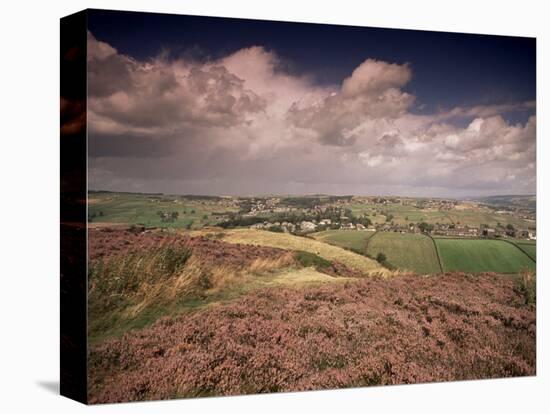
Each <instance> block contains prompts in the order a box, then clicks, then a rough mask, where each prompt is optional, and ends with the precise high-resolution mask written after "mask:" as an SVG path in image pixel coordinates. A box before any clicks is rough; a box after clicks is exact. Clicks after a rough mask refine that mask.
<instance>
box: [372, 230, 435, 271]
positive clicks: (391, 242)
mask: <svg viewBox="0 0 550 414" xmlns="http://www.w3.org/2000/svg"><path fill="white" fill-rule="evenodd" d="M379 253H382V254H384V255H385V256H386V258H387V261H388V262H389V263H390V264H391V265H392V266H395V267H397V268H398V269H401V270H408V271H412V272H416V273H420V274H430V273H439V272H441V268H440V267H439V262H438V259H437V252H436V250H435V246H434V244H433V241H432V240H431V239H430V238H429V237H427V236H424V235H422V234H401V233H384V232H378V233H376V234H375V235H374V236H373V237H372V238H371V239H370V240H369V243H368V247H367V254H368V255H369V256H371V257H376V256H377V255H378V254H379Z"/></svg>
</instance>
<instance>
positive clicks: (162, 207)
mask: <svg viewBox="0 0 550 414" xmlns="http://www.w3.org/2000/svg"><path fill="white" fill-rule="evenodd" d="M159 211H162V212H167V213H172V212H177V213H178V218H177V219H176V220H174V221H173V222H166V221H163V220H162V218H161V217H160V216H159V215H158V212H159ZM229 211H237V208H235V207H231V206H227V207H223V208H222V207H220V205H219V204H216V203H213V202H211V201H209V200H208V199H204V200H203V199H189V198H186V197H183V196H168V195H153V194H133V193H110V192H97V193H91V194H90V197H89V199H88V216H89V221H90V222H91V224H92V225H93V224H94V223H96V224H97V223H100V224H105V223H110V224H115V223H120V224H130V225H131V224H139V225H143V226H145V227H167V228H192V229H197V228H201V227H203V226H208V225H215V224H217V223H218V222H219V221H220V220H219V218H218V216H216V214H212V213H224V212H229Z"/></svg>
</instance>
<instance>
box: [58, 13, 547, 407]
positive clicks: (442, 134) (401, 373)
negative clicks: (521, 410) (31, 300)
mask: <svg viewBox="0 0 550 414" xmlns="http://www.w3.org/2000/svg"><path fill="white" fill-rule="evenodd" d="M84 13H85V19H82V21H81V26H78V27H79V29H76V30H77V31H78V33H80V34H79V36H80V37H78V38H79V39H81V40H82V41H83V45H84V46H83V47H84V49H82V48H81V49H78V48H77V50H76V51H75V50H72V49H70V48H67V50H66V51H65V52H63V50H62V68H63V67H67V68H70V67H71V66H70V65H73V66H74V67H73V68H72V69H70V70H76V71H77V72H78V73H80V72H82V73H80V75H79V76H81V77H83V78H84V80H85V83H86V89H85V90H83V92H82V94H83V95H82V94H81V96H76V97H75V96H70V92H71V91H73V92H74V90H75V89H74V88H73V89H70V90H69V89H68V90H67V92H66V93H65V96H63V95H64V92H63V90H62V141H63V140H66V139H71V137H74V136H76V135H78V134H80V135H79V136H80V137H81V138H80V141H79V142H81V143H82V142H85V145H84V146H83V148H80V147H78V148H76V149H75V148H73V149H72V150H71V151H73V153H72V154H73V155H74V151H79V154H80V157H81V158H84V160H83V163H80V164H78V166H80V167H78V166H77V167H76V168H77V170H78V168H80V170H78V171H80V173H78V172H75V173H74V176H77V175H78V174H81V175H80V177H83V180H84V182H85V189H84V190H83V191H84V192H83V194H80V195H79V196H78V197H77V196H75V195H74V194H73V193H71V194H73V199H74V200H76V199H77V198H79V199H80V201H74V200H73V201H74V202H73V204H70V203H69V201H67V202H66V204H67V205H70V206H72V207H71V208H72V210H71V209H70V208H68V211H69V210H70V211H75V212H79V213H78V214H80V215H78V217H80V218H81V219H83V221H84V225H83V226H80V230H79V231H80V233H76V230H75V228H77V227H78V226H72V227H70V226H69V224H70V223H69V224H68V223H62V231H64V230H63V229H65V231H66V232H67V234H69V233H70V234H77V235H78V234H80V235H82V234H85V235H86V240H85V243H84V245H85V246H86V247H81V250H85V253H84V254H85V257H80V260H79V261H74V263H78V264H79V265H82V266H84V267H85V270H83V272H84V273H83V274H82V278H83V279H82V280H80V279H79V280H80V281H81V283H82V284H83V285H82V286H81V288H78V287H74V289H81V290H79V292H81V293H82V294H83V296H78V297H82V298H85V301H84V303H82V304H81V305H79V304H75V305H74V306H83V307H84V309H85V312H86V314H85V315H84V316H82V318H81V319H80V322H81V323H83V324H84V327H83V328H80V329H81V330H80V331H78V330H77V331H78V332H80V334H83V335H85V338H84V337H83V336H80V338H84V339H83V340H84V341H85V343H84V346H85V349H86V351H85V361H84V362H83V365H82V366H81V368H82V372H83V374H82V373H81V374H79V375H84V379H82V381H84V385H82V387H81V388H80V390H81V392H82V395H83V396H82V399H84V400H85V401H86V402H89V403H113V402H127V401H143V400H158V399H171V398H193V397H207V396H229V395H242V394H256V393H273V392H291V391H307V390H324V389H340V388H348V387H368V386H380V385H392V384H418V383H426V382H440V381H458V380H474V379H476V380H477V379H489V378H501V377H519V376H532V375H535V374H536V317H535V313H536V312H535V309H536V229H537V225H536V194H535V192H536V84H535V81H536V70H535V68H536V40H535V39H533V38H522V37H509V36H493V35H491V36H489V35H481V34H480V35H477V34H460V33H444V32H430V31H411V30H398V29H383V28H368V27H350V26H344V25H341V26H338V25H324V24H304V23H291V22H275V21H258V20H245V19H228V18H214V17H198V16H184V15H166V14H154V13H133V12H118V11H106V10H88V11H86V12H84ZM62 34H63V33H62ZM74 38H75V37H72V39H74ZM62 41H63V40H62ZM71 50H72V52H71ZM83 50H84V52H83ZM79 53H80V54H79ZM78 56H80V58H78ZM78 59H80V62H81V63H80V66H78V65H76V64H75V63H74V62H76V61H77V60H78ZM63 65H65V66H63ZM75 65H76V66H75ZM77 66H78V67H77ZM62 70H63V69H62ZM66 73H69V69H67V72H66ZM72 76H73V78H74V75H72ZM62 77H63V72H62ZM71 79H72V78H71ZM62 82H63V80H62ZM75 82H77V81H75ZM73 94H74V93H73ZM72 139H74V138H72ZM62 148H64V147H63V144H62ZM67 151H68V150H67ZM73 155H71V153H67V154H62V158H63V157H65V158H66V159H69V158H71V159H72V160H73V161H72V162H76V161H74V160H75V158H74V156H73ZM79 159H80V158H79ZM80 160H81V161H82V159H80ZM62 162H63V159H62ZM65 162H66V163H68V164H69V163H70V162H71V161H68V160H66V161H65ZM67 171H72V170H70V168H69V167H67ZM82 174H85V176H84V175H82ZM70 176H71V175H70V174H69V173H67V177H70ZM75 180H76V179H75ZM62 181H63V180H62ZM76 181H77V182H81V181H78V180H76ZM63 182H66V183H70V182H72V181H71V180H69V179H67V180H65V181H63ZM77 187H78V186H77ZM67 188H70V186H69V185H68V184H67ZM78 188H81V187H78ZM62 191H63V189H62ZM66 191H67V192H66V194H69V193H70V192H69V190H66ZM66 199H67V200H68V199H69V196H66ZM79 209H80V210H79ZM62 214H63V213H62ZM75 214H76V213H75ZM83 214H84V215H83ZM62 221H63V220H62ZM65 221H70V220H65ZM73 221H74V220H73ZM64 225H65V227H63V226H64ZM71 232H72V233H71ZM74 237H78V236H74ZM81 239H82V238H81ZM64 240H65V243H66V245H67V246H66V248H67V249H69V248H73V249H76V247H75V245H76V244H77V243H71V239H70V238H69V237H65V239H64ZM74 263H73V264H74ZM83 263H85V264H84V265H83ZM63 277H65V278H67V277H68V276H67V275H66V274H64V275H63ZM62 283H63V282H62ZM75 297H76V296H75ZM67 303H68V302H67ZM70 306H71V305H70V304H67V305H66V308H65V309H69V307H70ZM79 309H80V308H79ZM62 312H63V306H62ZM65 313H67V312H65ZM66 317H67V318H71V317H73V315H71V316H66ZM62 318H63V315H62ZM75 323H79V322H75ZM67 326H73V325H70V323H69V322H67ZM67 329H68V328H67ZM82 329H83V330H84V331H83V330H82ZM75 332H76V331H75ZM78 332H76V333H75V335H79V333H78ZM83 332H84V333H83ZM69 337H70V335H69ZM66 342H67V343H68V345H67V346H68V348H70V349H73V351H74V355H77V354H78V352H79V349H80V348H78V346H75V345H74V344H73V342H74V341H73V342H69V341H66ZM71 346H72V348H71ZM67 355H68V354H67ZM71 355H73V354H71ZM78 355H81V356H82V354H78ZM67 358H69V357H67ZM75 358H78V357H77V356H75ZM67 369H69V368H67ZM63 372H64V371H63V369H62V375H63ZM66 372H67V374H66V376H67V378H68V379H67V383H70V380H71V378H73V377H74V375H73V374H70V373H69V371H66ZM71 375H73V377H71ZM75 375H76V374H75ZM73 379H74V378H73ZM62 382H63V381H62ZM62 386H63V385H62Z"/></svg>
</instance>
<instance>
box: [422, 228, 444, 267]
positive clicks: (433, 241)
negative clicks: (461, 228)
mask: <svg viewBox="0 0 550 414" xmlns="http://www.w3.org/2000/svg"><path fill="white" fill-rule="evenodd" d="M425 236H428V237H429V238H430V240H431V241H432V243H433V245H434V249H435V255H436V256H437V263H439V268H440V269H441V273H444V270H443V263H441V256H440V255H439V249H438V248H437V243H436V242H435V239H434V238H433V237H432V235H431V234H426V235H425Z"/></svg>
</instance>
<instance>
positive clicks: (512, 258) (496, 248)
mask: <svg viewBox="0 0 550 414" xmlns="http://www.w3.org/2000/svg"><path fill="white" fill-rule="evenodd" d="M435 242H436V245H437V250H438V253H439V256H440V259H441V264H442V265H443V270H444V271H445V272H452V271H461V272H472V273H479V272H496V273H520V272H522V271H524V270H531V271H535V270H536V264H535V262H534V261H533V260H532V259H531V258H530V257H529V256H528V255H527V254H525V253H524V252H523V251H521V250H520V249H518V248H517V247H516V246H514V245H512V244H511V243H508V242H505V241H502V240H465V239H446V238H436V239H435Z"/></svg>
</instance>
